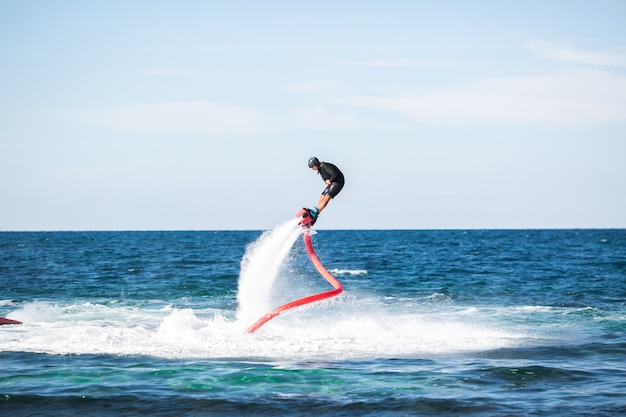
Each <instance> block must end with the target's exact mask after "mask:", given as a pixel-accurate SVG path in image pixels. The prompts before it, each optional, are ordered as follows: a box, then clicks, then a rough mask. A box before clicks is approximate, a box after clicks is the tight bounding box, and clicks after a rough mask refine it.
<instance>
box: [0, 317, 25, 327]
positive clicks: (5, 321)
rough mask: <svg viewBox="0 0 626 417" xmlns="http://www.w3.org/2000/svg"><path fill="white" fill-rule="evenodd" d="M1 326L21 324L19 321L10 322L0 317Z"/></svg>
mask: <svg viewBox="0 0 626 417" xmlns="http://www.w3.org/2000/svg"><path fill="white" fill-rule="evenodd" d="M3 324H22V322H21V321H17V320H11V319H7V318H4V317H0V326H1V325H3Z"/></svg>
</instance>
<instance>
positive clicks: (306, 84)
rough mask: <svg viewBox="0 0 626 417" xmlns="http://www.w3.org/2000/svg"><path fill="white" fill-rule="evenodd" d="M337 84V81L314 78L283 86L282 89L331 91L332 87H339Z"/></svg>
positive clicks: (294, 91) (308, 92) (306, 91)
mask: <svg viewBox="0 0 626 417" xmlns="http://www.w3.org/2000/svg"><path fill="white" fill-rule="evenodd" d="M337 86H338V83H337V82H336V81H332V80H324V79H314V80H309V81H303V82H301V83H294V84H290V85H287V86H284V87H281V88H280V91H285V92H288V93H302V94H310V93H319V92H325V91H331V90H332V89H334V88H337Z"/></svg>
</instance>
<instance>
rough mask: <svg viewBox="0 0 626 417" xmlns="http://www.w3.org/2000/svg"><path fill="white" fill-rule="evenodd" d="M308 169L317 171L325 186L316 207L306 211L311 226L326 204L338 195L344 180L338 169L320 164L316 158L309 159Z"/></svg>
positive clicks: (328, 163)
mask: <svg viewBox="0 0 626 417" xmlns="http://www.w3.org/2000/svg"><path fill="white" fill-rule="evenodd" d="M309 168H311V169H312V170H314V171H317V173H318V174H320V175H321V176H322V179H323V180H324V183H325V184H326V188H324V191H322V195H321V196H320V199H319V201H318V203H317V206H315V207H313V209H310V210H308V211H309V214H310V215H311V218H312V222H311V224H315V222H316V221H317V216H319V214H320V213H321V212H322V210H324V208H325V207H326V205H328V202H329V201H330V200H331V199H332V198H335V197H336V196H337V194H339V191H341V189H342V188H343V184H344V178H343V173H342V172H341V171H340V170H339V168H337V167H336V166H335V165H333V164H331V163H330V162H320V161H319V159H317V158H316V157H312V158H310V159H309Z"/></svg>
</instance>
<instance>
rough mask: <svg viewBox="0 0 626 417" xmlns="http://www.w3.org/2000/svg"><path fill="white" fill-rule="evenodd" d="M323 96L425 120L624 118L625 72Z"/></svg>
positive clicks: (588, 121) (594, 121)
mask: <svg viewBox="0 0 626 417" xmlns="http://www.w3.org/2000/svg"><path fill="white" fill-rule="evenodd" d="M320 102H323V103H326V104H335V105H340V106H350V107H361V108H370V109H384V110H389V111H395V112H400V113H403V114H405V115H406V116H408V117H409V118H411V119H413V120H415V121H417V122H420V123H446V124H455V123H519V124H556V125H572V126H577V125H593V124H602V123H623V122H626V78H623V77H619V76H616V75H613V74H610V73H607V72H603V71H582V70H580V71H569V72H563V73H556V74H549V75H537V76H519V77H500V78H490V79H485V80H480V81H475V82H472V83H469V84H466V85H463V86H460V87H458V88H456V89H451V90H442V91H434V92H430V93H421V94H417V93H415V94H407V95H404V96H344V97H335V98H331V99H328V100H323V101H322V100H320Z"/></svg>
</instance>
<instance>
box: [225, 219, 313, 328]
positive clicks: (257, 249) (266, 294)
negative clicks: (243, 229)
mask: <svg viewBox="0 0 626 417" xmlns="http://www.w3.org/2000/svg"><path fill="white" fill-rule="evenodd" d="M299 221H300V219H298V218H295V219H293V220H290V221H288V222H285V223H282V224H280V225H278V226H276V227H275V228H274V229H272V230H270V231H267V232H265V233H263V234H262V235H261V237H259V238H258V239H257V240H256V241H254V242H253V243H251V244H250V245H248V247H247V249H246V253H245V255H244V257H243V259H242V261H241V273H240V275H239V288H238V290H237V301H238V305H239V306H238V309H237V319H238V320H245V321H254V320H256V319H258V318H259V317H261V316H262V315H263V314H265V313H267V312H268V311H270V310H271V309H272V307H273V306H271V305H270V298H271V297H270V295H271V291H272V286H273V284H274V281H275V280H276V277H277V276H278V274H279V272H280V269H281V267H282V266H283V264H284V262H285V259H286V258H287V256H288V255H289V252H290V251H291V248H292V247H293V244H294V243H295V241H296V239H297V238H298V236H300V234H302V231H303V229H302V227H300V226H299V225H298V222H299Z"/></svg>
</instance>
